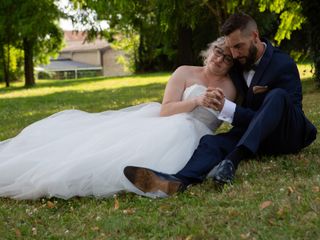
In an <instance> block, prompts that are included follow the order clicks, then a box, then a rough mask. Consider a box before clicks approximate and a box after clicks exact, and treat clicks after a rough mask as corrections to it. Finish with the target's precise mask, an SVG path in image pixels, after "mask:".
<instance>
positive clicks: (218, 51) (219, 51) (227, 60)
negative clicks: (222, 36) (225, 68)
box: [212, 46, 233, 65]
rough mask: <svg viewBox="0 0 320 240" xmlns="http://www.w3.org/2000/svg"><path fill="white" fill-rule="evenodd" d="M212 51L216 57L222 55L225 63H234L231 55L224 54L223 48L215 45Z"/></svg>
mask: <svg viewBox="0 0 320 240" xmlns="http://www.w3.org/2000/svg"><path fill="white" fill-rule="evenodd" d="M212 52H213V54H214V55H215V56H216V57H222V60H223V62H224V63H225V64H227V65H232V64H233V58H232V57H231V56H230V55H226V54H224V53H223V50H222V49H221V48H219V47H217V46H215V47H214V49H213V50H212Z"/></svg>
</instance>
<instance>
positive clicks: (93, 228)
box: [91, 226, 100, 232]
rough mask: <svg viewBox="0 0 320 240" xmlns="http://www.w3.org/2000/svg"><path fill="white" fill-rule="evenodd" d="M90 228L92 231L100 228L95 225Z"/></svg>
mask: <svg viewBox="0 0 320 240" xmlns="http://www.w3.org/2000/svg"><path fill="white" fill-rule="evenodd" d="M91 230H92V231H95V232H97V231H99V230H100V228H99V227H97V226H95V227H92V228H91Z"/></svg>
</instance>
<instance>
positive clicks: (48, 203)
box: [47, 201, 55, 208]
mask: <svg viewBox="0 0 320 240" xmlns="http://www.w3.org/2000/svg"><path fill="white" fill-rule="evenodd" d="M47 207H48V208H54V207H55V205H54V203H53V202H51V201H48V202H47Z"/></svg>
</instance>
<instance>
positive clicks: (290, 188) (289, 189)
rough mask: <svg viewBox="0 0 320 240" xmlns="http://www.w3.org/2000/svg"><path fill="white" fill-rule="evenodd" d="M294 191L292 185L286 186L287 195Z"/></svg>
mask: <svg viewBox="0 0 320 240" xmlns="http://www.w3.org/2000/svg"><path fill="white" fill-rule="evenodd" d="M293 192H294V190H293V188H292V187H290V186H289V187H288V195H289V196H290V195H291V194H292V193H293Z"/></svg>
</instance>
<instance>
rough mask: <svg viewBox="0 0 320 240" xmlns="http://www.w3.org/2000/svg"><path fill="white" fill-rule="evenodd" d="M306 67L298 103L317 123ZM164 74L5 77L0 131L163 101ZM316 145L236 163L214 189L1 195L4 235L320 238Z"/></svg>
mask: <svg viewBox="0 0 320 240" xmlns="http://www.w3.org/2000/svg"><path fill="white" fill-rule="evenodd" d="M300 67H301V66H300ZM304 69H305V68H304V67H303V66H302V67H301V69H300V71H302V73H303V70H304ZM305 73H306V75H303V74H301V75H302V77H303V78H304V79H303V92H304V101H303V104H304V110H305V113H306V115H307V116H308V118H309V119H311V120H312V121H313V123H314V124H315V125H316V126H317V128H319V126H320V118H319V116H320V105H319V103H320V91H319V90H316V89H315V87H314V83H313V81H312V80H311V78H310V75H308V74H307V73H308V71H305ZM168 78H169V74H167V73H158V74H148V75H147V74H146V75H135V76H130V77H121V78H96V79H81V80H64V81H45V80H42V81H38V82H37V86H36V87H35V88H32V89H24V88H23V87H22V83H17V84H14V85H13V86H12V87H10V88H9V89H6V88H4V86H3V85H2V86H1V87H0V120H1V121H0V122H1V125H0V140H4V139H7V138H10V137H13V136H15V135H16V134H18V133H19V131H21V130H22V129H23V128H24V127H26V126H27V125H29V124H30V123H32V122H34V121H36V120H38V119H41V118H44V117H46V116H49V115H50V114H52V113H55V112H57V111H61V110H64V109H72V108H76V109H81V110H85V111H89V112H99V111H105V110H107V109H119V108H123V107H126V106H130V105H135V104H139V103H142V102H149V101H159V102H160V101H161V98H162V95H163V92H164V87H165V84H166V81H167V80H168ZM228 128H229V126H228V125H226V124H225V125H223V127H222V129H221V130H220V131H225V130H227V129H228ZM293 130H294V129H293ZM319 147H320V143H319V140H316V141H315V142H314V143H313V144H312V145H311V146H309V147H308V148H306V149H304V150H303V151H302V152H300V153H299V154H295V155H287V156H280V157H265V158H261V159H259V160H258V161H256V160H252V161H247V162H242V163H241V165H240V167H239V169H238V171H237V176H236V181H235V184H234V185H233V186H227V187H225V188H223V189H219V188H218V187H216V186H215V185H214V184H213V183H212V182H211V181H209V180H207V181H206V182H204V183H203V184H201V185H197V186H192V187H191V188H190V189H189V190H188V191H186V192H185V193H183V194H178V195H176V196H174V197H172V198H168V199H157V200H152V199H148V198H144V197H140V196H137V195H134V194H131V193H123V194H119V195H118V196H115V197H114V198H108V199H95V198H90V197H87V198H72V199H70V200H67V201H66V200H61V199H57V198H53V199H39V200H37V201H16V200H11V199H4V198H2V199H0V239H17V238H18V239H267V240H270V239H320V190H319V189H320V150H319ZM0 174H1V173H0Z"/></svg>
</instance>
